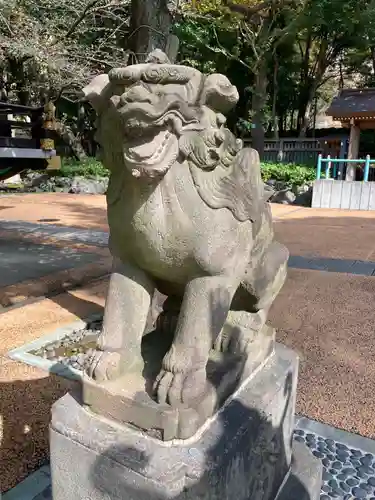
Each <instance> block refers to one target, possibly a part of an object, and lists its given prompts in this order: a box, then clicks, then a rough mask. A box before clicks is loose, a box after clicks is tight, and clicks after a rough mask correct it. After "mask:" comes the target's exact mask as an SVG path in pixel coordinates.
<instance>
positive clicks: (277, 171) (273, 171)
mask: <svg viewBox="0 0 375 500" xmlns="http://www.w3.org/2000/svg"><path fill="white" fill-rule="evenodd" d="M261 171H262V179H263V180H264V181H265V182H267V181H269V180H270V179H272V180H275V181H278V182H283V183H285V185H287V186H289V187H292V186H303V185H305V184H310V183H311V182H312V181H313V180H314V179H315V177H316V171H315V167H310V166H307V165H296V164H294V163H271V162H262V163H261Z"/></svg>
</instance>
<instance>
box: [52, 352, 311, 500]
mask: <svg viewBox="0 0 375 500" xmlns="http://www.w3.org/2000/svg"><path fill="white" fill-rule="evenodd" d="M297 364H298V363H297V357H296V355H295V354H294V353H293V352H291V351H289V350H288V349H286V348H285V347H283V346H280V345H277V348H276V352H275V355H273V356H272V357H271V358H270V359H269V361H268V362H267V364H266V366H265V367H264V369H263V370H261V371H260V372H258V373H257V374H256V375H255V376H254V377H253V378H252V379H251V380H249V381H248V382H247V383H245V384H244V385H242V386H241V388H240V389H239V390H238V392H237V393H236V394H235V395H234V397H233V398H232V399H231V400H230V401H229V402H228V403H227V404H226V405H225V406H224V407H223V408H222V410H221V411H220V412H218V413H217V415H216V416H215V417H214V418H213V419H212V420H211V421H210V422H209V423H208V424H207V425H206V426H205V428H204V429H203V430H202V431H201V432H199V433H198V434H197V435H196V436H195V437H193V438H192V439H189V440H184V441H174V442H171V443H163V442H162V441H160V440H156V439H153V438H151V437H149V436H147V435H145V434H144V433H142V432H140V431H139V430H137V429H135V428H133V427H131V426H129V425H124V426H120V425H118V424H115V423H114V422H113V421H112V420H109V419H105V418H103V417H101V416H99V415H97V414H93V413H91V412H88V411H86V410H85V409H84V408H83V407H82V406H81V405H80V404H78V403H77V402H76V401H75V400H74V399H73V397H72V396H70V395H68V396H65V397H64V398H62V399H60V400H59V401H58V402H57V403H56V404H55V405H54V407H53V409H52V423H51V431H50V432H51V435H50V438H51V439H50V443H51V466H52V482H53V498H54V500H83V499H90V500H104V499H105V500H107V499H111V500H123V499H124V498H127V499H131V500H154V499H159V500H162V499H178V500H182V499H183V500H189V499H192V500H193V499H194V500H195V499H197V498H200V499H202V500H203V499H207V500H208V499H209V500H215V499H220V500H233V499H236V500H249V499H254V500H255V499H256V500H274V499H275V498H276V494H277V492H278V490H279V488H280V486H281V485H282V484H283V482H284V479H285V476H286V473H287V471H288V470H289V467H290V464H291V456H292V449H291V445H292V439H291V438H292V431H293V426H294V404H295V391H296V382H297ZM303 453H304V452H303ZM300 457H301V453H300V451H298V450H297V454H296V458H300ZM305 458H306V457H305V456H304V455H302V462H301V463H302V466H301V467H300V468H299V469H306V468H308V469H309V473H310V475H312V476H314V477H315V476H317V477H318V476H319V467H318V466H317V464H316V463H315V462H312V463H309V464H308V463H307V462H306V459H305ZM316 470H317V472H316ZM292 473H294V474H295V475H297V477H301V476H300V475H299V472H298V471H297V470H296V467H294V469H293V470H292ZM303 477H304V476H303ZM301 482H302V486H301V484H298V487H299V488H298V492H299V494H301V496H300V497H298V498H299V499H300V500H305V499H307V498H309V500H310V498H311V500H315V499H316V495H315V490H314V491H310V497H308V496H306V495H305V494H304V492H305V490H308V488H309V485H308V484H307V483H306V482H304V479H302V481H301ZM317 483H318V481H317V482H316V486H317V491H319V489H320V484H317ZM286 484H288V483H286ZM289 485H290V483H289ZM282 498H284V497H282ZM289 498H297V497H296V496H291V497H289Z"/></svg>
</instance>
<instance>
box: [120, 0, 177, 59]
mask: <svg viewBox="0 0 375 500" xmlns="http://www.w3.org/2000/svg"><path fill="white" fill-rule="evenodd" d="M172 21H173V18H172V13H171V11H170V2H168V1H167V0H132V2H131V24H130V36H129V39H128V40H129V42H128V45H129V48H130V50H131V51H132V52H133V58H132V59H134V60H132V62H133V63H137V62H144V60H145V59H146V57H147V55H148V54H149V53H150V52H152V51H153V50H155V49H161V50H163V51H165V50H166V46H167V40H168V35H169V34H170V30H171V26H172Z"/></svg>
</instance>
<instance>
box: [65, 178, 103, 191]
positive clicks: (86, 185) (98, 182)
mask: <svg viewBox="0 0 375 500" xmlns="http://www.w3.org/2000/svg"><path fill="white" fill-rule="evenodd" d="M107 188H108V179H106V178H104V177H103V178H97V179H85V178H84V177H74V179H73V180H72V183H71V186H70V188H69V192H70V193H74V194H105V193H106V192H107Z"/></svg>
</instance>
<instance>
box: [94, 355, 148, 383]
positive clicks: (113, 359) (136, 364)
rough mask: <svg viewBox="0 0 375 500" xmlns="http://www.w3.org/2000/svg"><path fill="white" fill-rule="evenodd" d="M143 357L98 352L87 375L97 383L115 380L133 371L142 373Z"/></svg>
mask: <svg viewBox="0 0 375 500" xmlns="http://www.w3.org/2000/svg"><path fill="white" fill-rule="evenodd" d="M143 367H144V362H143V359H142V357H141V356H140V355H139V356H135V355H134V354H133V353H132V352H131V351H130V352H121V351H111V352H108V351H105V350H97V351H95V353H94V355H93V356H92V358H91V360H90V366H89V367H88V369H87V374H88V375H89V377H91V378H92V379H94V380H96V381H97V382H105V381H107V380H115V379H117V378H119V377H121V375H124V374H125V373H129V372H131V371H133V370H137V371H139V372H142V370H143Z"/></svg>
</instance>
